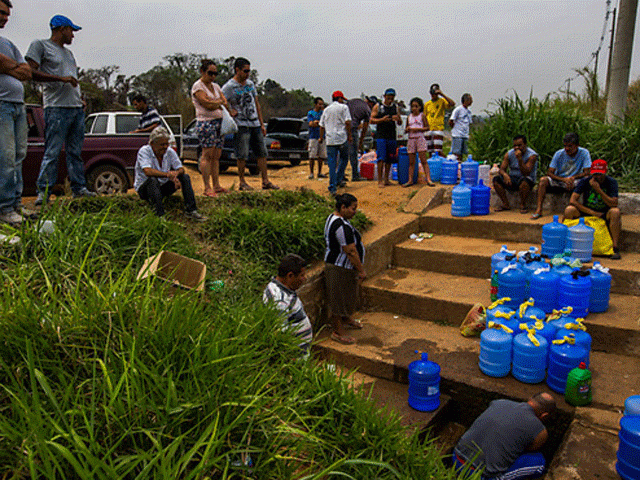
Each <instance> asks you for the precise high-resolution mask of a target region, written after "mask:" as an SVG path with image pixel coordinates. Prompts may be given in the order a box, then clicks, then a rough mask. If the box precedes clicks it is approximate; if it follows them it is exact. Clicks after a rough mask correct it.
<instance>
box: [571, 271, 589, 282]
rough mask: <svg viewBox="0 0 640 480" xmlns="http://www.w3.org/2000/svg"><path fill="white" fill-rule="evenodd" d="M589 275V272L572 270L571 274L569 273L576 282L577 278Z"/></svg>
mask: <svg viewBox="0 0 640 480" xmlns="http://www.w3.org/2000/svg"><path fill="white" fill-rule="evenodd" d="M589 273H590V272H589V270H574V271H573V272H571V276H572V277H573V279H574V280H577V279H578V277H588V276H589Z"/></svg>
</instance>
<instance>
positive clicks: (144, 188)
mask: <svg viewBox="0 0 640 480" xmlns="http://www.w3.org/2000/svg"><path fill="white" fill-rule="evenodd" d="M135 175H136V178H135V181H134V184H133V188H134V189H135V191H136V192H138V195H140V198H141V199H143V200H148V201H149V203H150V204H151V205H152V206H153V208H154V210H155V212H156V215H158V216H159V217H162V216H163V215H164V207H163V205H162V199H163V198H164V197H168V196H170V195H172V194H173V193H174V192H175V191H176V190H179V189H180V188H182V196H183V198H184V209H185V216H186V217H187V218H188V219H190V220H194V221H196V222H204V221H206V220H207V217H205V216H204V215H200V213H198V210H197V209H196V198H195V195H194V194H193V188H191V179H190V178H189V175H187V174H186V173H185V171H184V167H183V166H182V163H181V162H180V159H179V158H178V154H177V153H176V151H175V150H174V149H173V148H169V132H168V131H167V129H166V128H164V127H157V128H155V129H154V130H153V131H152V132H151V134H150V135H149V145H144V146H143V147H141V148H140V150H138V158H137V160H136V166H135Z"/></svg>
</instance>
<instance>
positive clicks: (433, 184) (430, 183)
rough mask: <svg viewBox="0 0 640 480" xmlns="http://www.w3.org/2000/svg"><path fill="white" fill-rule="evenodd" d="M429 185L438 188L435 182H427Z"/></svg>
mask: <svg viewBox="0 0 640 480" xmlns="http://www.w3.org/2000/svg"><path fill="white" fill-rule="evenodd" d="M427 185H428V186H430V187H435V186H436V184H435V183H433V182H427Z"/></svg>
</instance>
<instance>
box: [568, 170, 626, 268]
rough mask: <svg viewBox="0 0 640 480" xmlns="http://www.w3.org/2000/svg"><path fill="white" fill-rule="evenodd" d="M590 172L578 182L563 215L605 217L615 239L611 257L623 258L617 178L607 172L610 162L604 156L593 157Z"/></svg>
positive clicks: (613, 239)
mask: <svg viewBox="0 0 640 480" xmlns="http://www.w3.org/2000/svg"><path fill="white" fill-rule="evenodd" d="M590 173H591V175H590V176H588V177H586V178H583V179H582V180H581V181H580V182H579V183H578V185H577V186H576V188H575V190H574V191H573V193H572V194H571V199H570V200H569V206H567V208H565V210H564V218H579V217H581V216H582V217H586V216H594V217H598V218H603V219H604V220H605V221H606V222H607V227H608V228H609V233H611V241H612V243H613V255H611V256H610V257H609V258H611V259H613V260H618V259H619V258H620V251H619V249H618V240H619V238H620V230H621V229H622V222H621V221H620V209H619V208H618V182H617V181H616V180H615V179H614V178H611V177H610V176H609V175H607V162H606V161H605V160H602V159H598V160H594V162H593V163H592V164H591V171H590ZM580 196H582V203H580Z"/></svg>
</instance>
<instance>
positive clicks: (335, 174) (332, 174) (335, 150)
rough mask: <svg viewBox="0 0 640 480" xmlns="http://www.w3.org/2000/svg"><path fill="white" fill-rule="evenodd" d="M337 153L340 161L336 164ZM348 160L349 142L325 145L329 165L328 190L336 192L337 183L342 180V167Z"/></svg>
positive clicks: (343, 167) (345, 166) (345, 165)
mask: <svg viewBox="0 0 640 480" xmlns="http://www.w3.org/2000/svg"><path fill="white" fill-rule="evenodd" d="M338 154H339V155H340V163H339V164H338ZM348 161H349V143H348V142H344V143H343V144H342V145H327V165H329V192H331V193H336V189H337V188H338V184H339V183H340V182H342V181H343V180H344V169H345V168H347V162H348Z"/></svg>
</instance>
